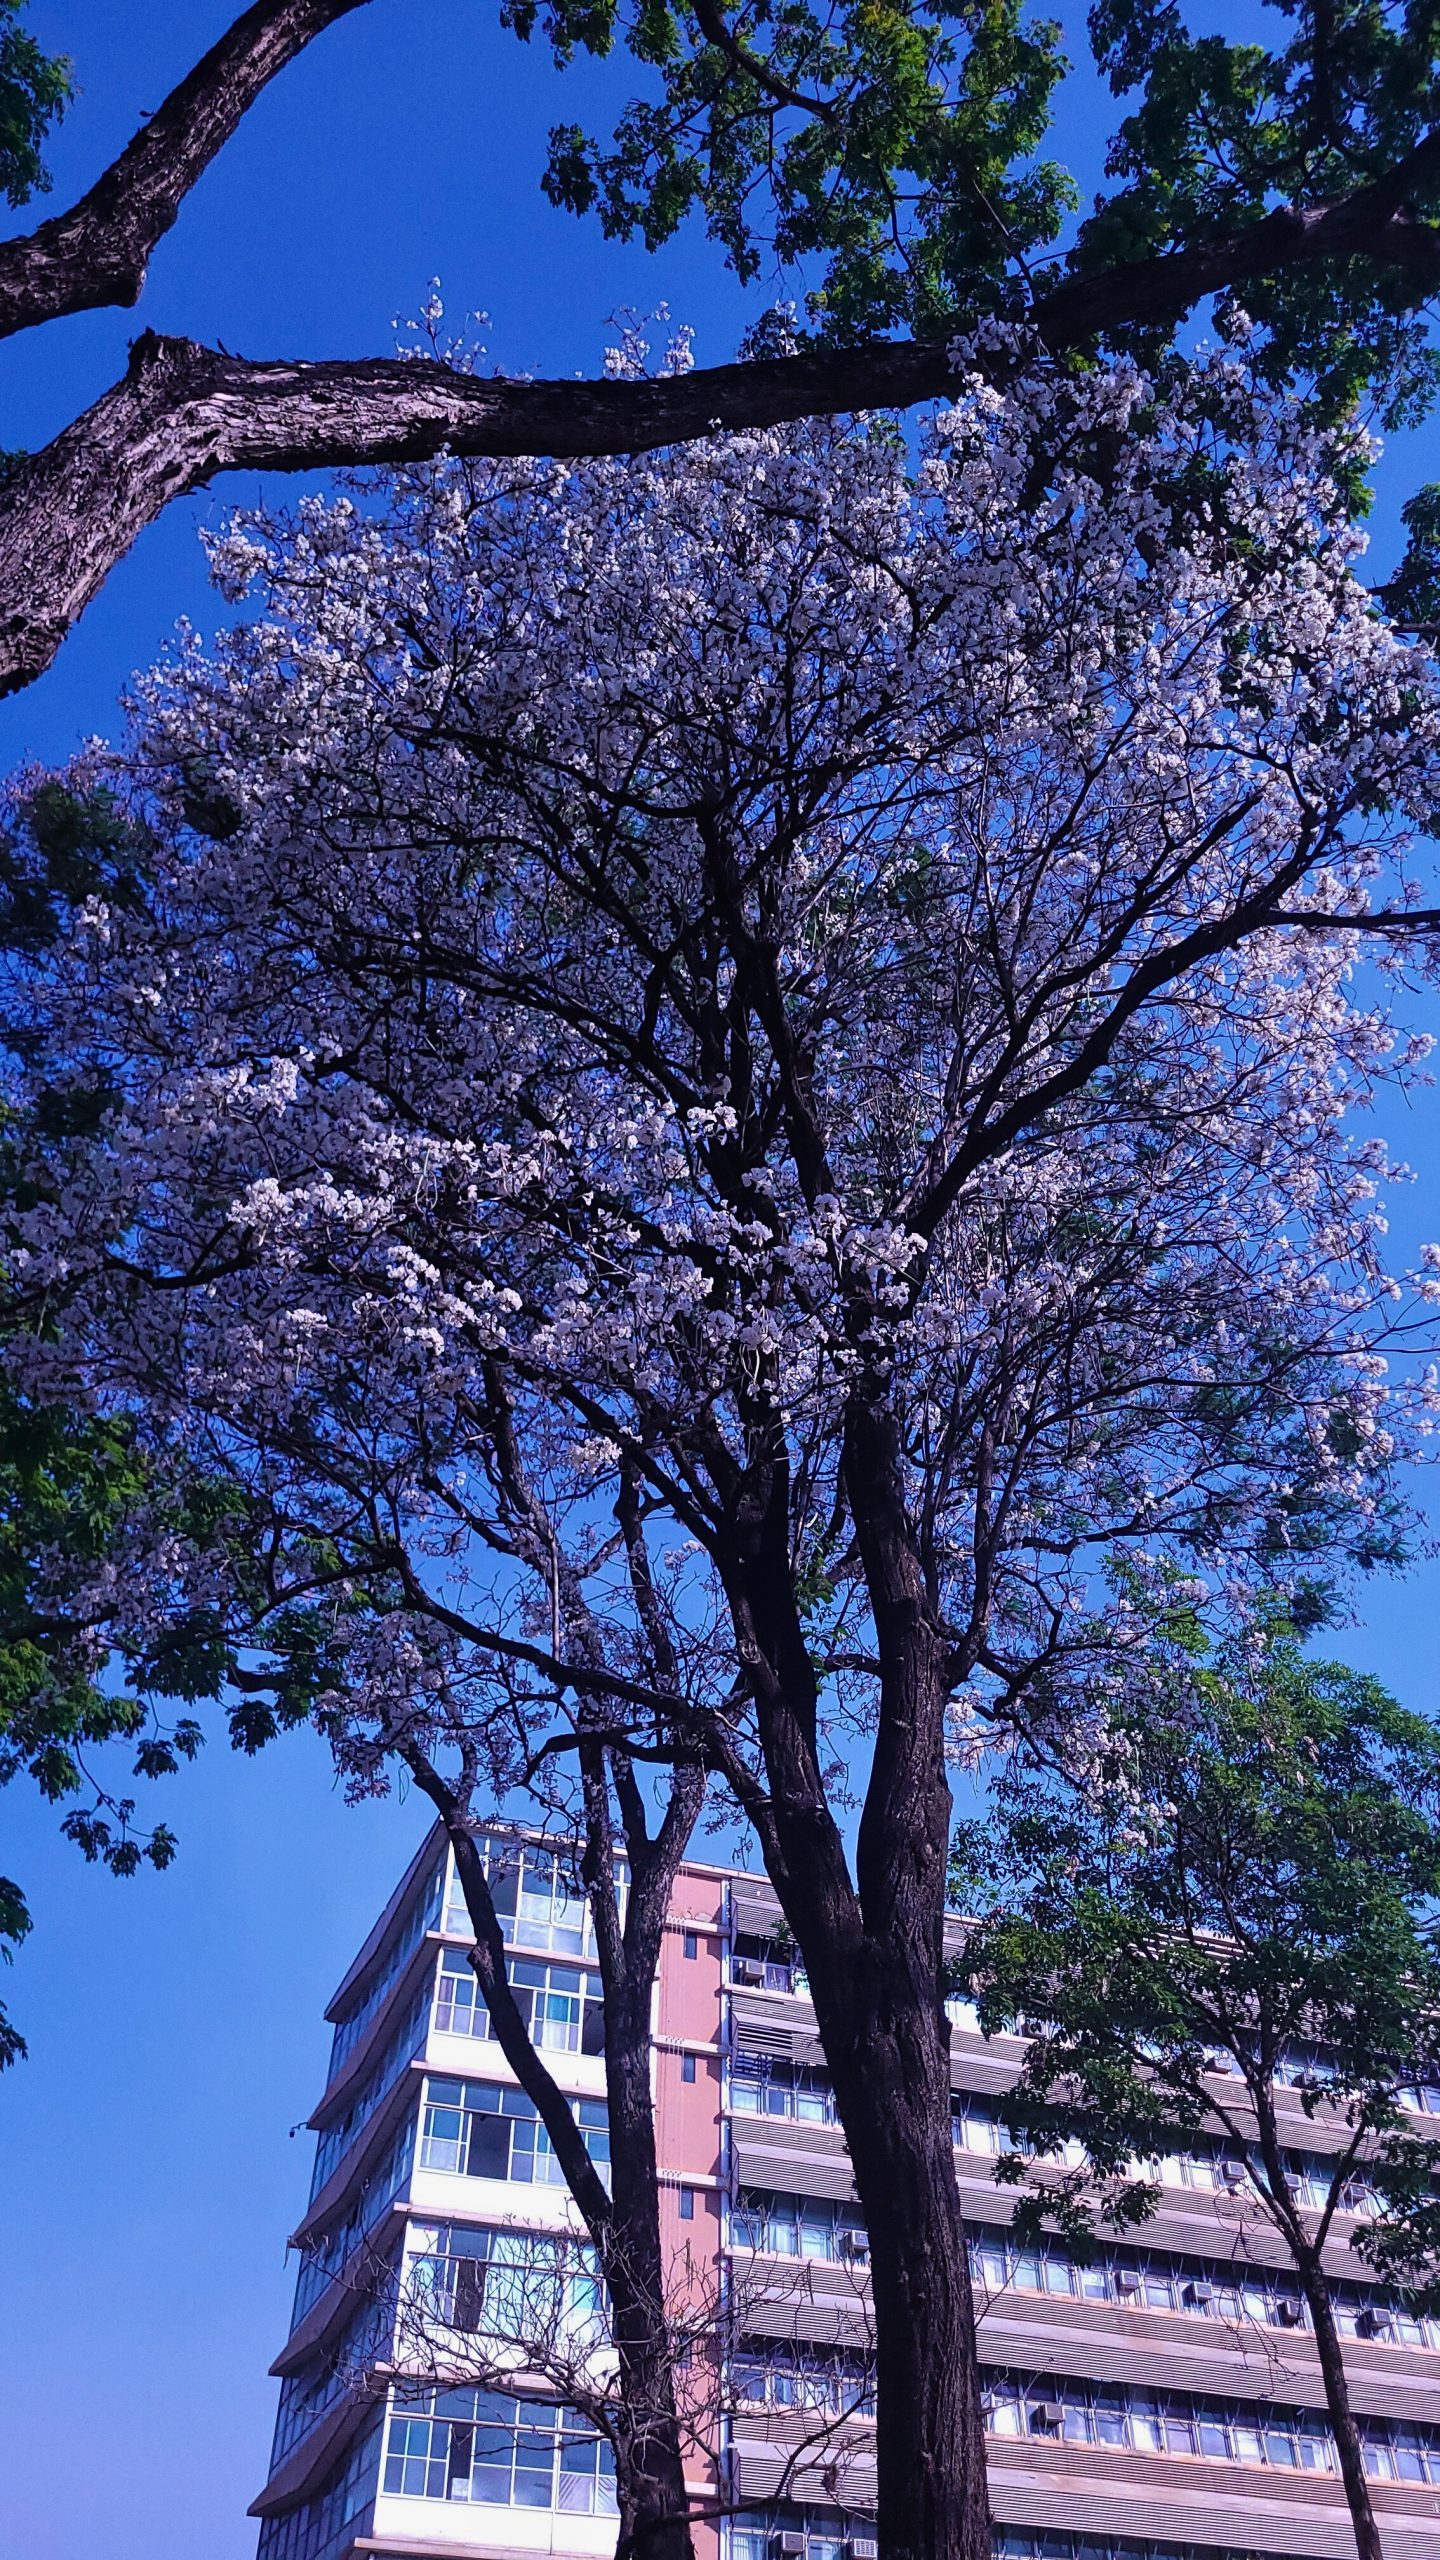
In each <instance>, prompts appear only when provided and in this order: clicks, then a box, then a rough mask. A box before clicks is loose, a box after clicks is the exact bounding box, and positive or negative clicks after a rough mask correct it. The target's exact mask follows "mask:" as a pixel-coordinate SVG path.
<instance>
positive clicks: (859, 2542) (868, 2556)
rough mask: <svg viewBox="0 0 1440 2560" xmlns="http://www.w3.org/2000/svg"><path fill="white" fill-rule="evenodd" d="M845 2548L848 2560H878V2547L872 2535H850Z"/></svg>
mask: <svg viewBox="0 0 1440 2560" xmlns="http://www.w3.org/2000/svg"><path fill="white" fill-rule="evenodd" d="M845 2548H846V2550H847V2551H848V2553H849V2555H850V2560H880V2545H879V2543H878V2542H877V2541H876V2539H875V2536H874V2534H873V2533H852V2534H851V2536H850V2539H849V2541H848V2542H847V2543H846V2545H845Z"/></svg>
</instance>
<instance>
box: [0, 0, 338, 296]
mask: <svg viewBox="0 0 1440 2560" xmlns="http://www.w3.org/2000/svg"><path fill="white" fill-rule="evenodd" d="M364 5H365V0H255V6H254V7H253V8H251V9H247V10H245V12H244V13H243V15H242V16H240V17H238V18H237V19H236V21H235V23H234V25H233V26H232V27H231V28H229V30H228V31H227V33H226V34H224V35H223V36H222V37H221V38H220V41H219V43H218V44H213V45H212V46H211V47H210V50H209V52H208V53H207V54H205V55H204V56H203V58H202V59H201V60H200V61H199V62H197V63H196V65H195V68H194V70H193V71H191V72H189V73H188V74H187V75H186V77H185V78H184V79H183V80H182V81H181V82H180V84H179V86H178V87H177V88H174V89H172V90H171V92H170V95H169V97H168V98H167V99H166V101H165V103H164V105H163V106H162V107H159V108H157V110H156V112H155V114H154V115H153V116H152V117H151V118H150V121H149V123H148V124H145V125H142V126H141V128H140V131H139V132H138V133H137V134H136V136H135V138H134V140H133V141H132V142H128V143H127V144H126V146H125V148H124V150H123V151H122V152H121V154H120V157H119V158H118V160H112V162H111V164H110V166H109V168H108V169H107V170H106V171H105V174H104V176H103V177H101V178H98V179H97V180H96V182H95V185H94V186H93V187H91V188H90V189H89V191H88V193H87V194H85V195H83V196H82V197H81V198H80V201H79V203H78V204H74V205H72V206H71V207H70V210H69V212H68V213H57V214H55V215H54V216H53V217H52V219H51V220H50V221H49V222H42V223H41V224H40V225H39V228H38V229H37V230H35V231H32V232H31V233H30V234H29V235H28V237H27V238H24V239H19V240H6V241H0V338H8V337H13V335H14V334H15V332H16V330H17V329H33V328H35V327H37V326H38V324H39V323H40V322H41V321H43V320H56V319H59V318H60V316H61V314H62V313H64V312H68V311H94V310H98V309H100V308H102V307H103V306H105V305H107V304H110V303H122V304H125V305H127V306H128V305H129V304H130V303H133V302H138V301H139V299H140V293H141V289H142V287H143V285H144V282H145V270H146V268H147V266H148V265H149V262H150V254H151V251H152V250H153V249H154V247H155V244H156V242H157V241H158V240H162V239H163V238H164V236H165V234H166V232H167V231H168V230H169V229H170V226H171V224H172V223H173V222H174V220H175V217H176V215H177V213H178V212H179V210H180V207H181V205H182V204H183V202H184V200H185V198H186V196H187V195H188V194H189V192H190V189H191V188H192V187H193V186H194V184H195V181H196V179H197V178H199V177H200V176H201V175H202V173H203V172H204V171H205V170H206V169H207V168H208V167H209V165H210V163H211V161H212V160H213V159H214V157H215V154H216V153H217V151H219V150H220V149H221V148H222V146H223V145H224V144H225V143H227V142H228V141H229V139H230V136H231V134H232V133H233V132H234V131H235V128H236V126H237V125H238V124H239V123H240V121H241V118H242V117H243V116H245V115H246V114H248V112H249V110H250V108H251V107H252V106H253V105H254V103H255V101H256V99H257V98H258V97H259V95H260V92H261V90H262V89H264V88H266V87H268V85H269V83H270V82H271V81H272V80H273V79H274V78H275V75H276V73H277V72H279V71H283V70H284V68H285V66H286V64H287V63H289V62H293V61H294V58H295V56H296V54H297V53H303V51H304V49H305V47H306V45H308V44H309V43H310V42H311V40H312V39H313V38H314V37H315V36H318V35H321V34H323V33H324V30H325V29H326V28H327V27H328V26H331V25H333V23H334V21H335V20H336V19H337V18H343V17H346V16H348V15H349V12H350V11H351V10H352V9H359V8H363V7H364Z"/></svg>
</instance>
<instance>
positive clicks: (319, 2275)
mask: <svg viewBox="0 0 1440 2560" xmlns="http://www.w3.org/2000/svg"><path fill="white" fill-rule="evenodd" d="M414 2148H415V2117H414V2114H413V2112H410V2113H407V2115H406V2117H405V2121H404V2123H403V2124H402V2125H401V2127H400V2130H399V2132H398V2133H397V2134H396V2136H395V2139H394V2141H393V2142H392V2143H391V2145H390V2148H389V2150H388V2151H387V2152H386V2154H385V2157H384V2159H383V2160H382V2161H381V2163H380V2166H379V2168H378V2169H374V2170H372V2171H371V2173H370V2176H369V2177H368V2178H367V2179H366V2181H365V2183H364V2185H363V2186H362V2187H361V2189H360V2192H359V2194H358V2195H357V2196H356V2197H355V2198H354V2199H353V2201H352V2203H351V2204H350V2207H349V2210H348V2212H347V2213H346V2216H345V2219H344V2220H343V2222H334V2223H332V2224H331V2225H330V2228H329V2229H328V2231H326V2232H324V2233H323V2234H322V2236H321V2237H320V2238H319V2239H318V2240H316V2241H315V2242H313V2243H312V2245H311V2246H310V2247H309V2248H308V2249H307V2250H306V2252H305V2255H304V2257H303V2258H302V2259H301V2261H300V2273H299V2276H298V2277H297V2279H296V2284H295V2318H296V2320H297V2321H299V2320H302V2319H303V2318H304V2316H305V2313H306V2312H307V2311H308V2310H309V2309H310V2306H311V2304H312V2303H314V2302H318V2301H319V2299H320V2296H321V2294H322V2293H323V2292H324V2291H325V2288H326V2286H327V2285H329V2284H333V2283H334V2281H335V2278H336V2276H338V2274H339V2273H340V2270H341V2268H342V2267H343V2266H344V2264H345V2261H346V2259H347V2258H348V2257H349V2256H350V2253H351V2251H352V2250H353V2249H354V2248H355V2247H356V2246H357V2244H358V2242H359V2241H360V2240H361V2239H362V2238H363V2237H364V2234H365V2233H366V2232H367V2231H368V2230H369V2229H370V2227H371V2224H372V2223H374V2222H375V2221H377V2220H378V2218H379V2216H380V2215H381V2214H382V2213H383V2212H384V2210H385V2207H386V2206H387V2204H388V2203H389V2202H390V2199H391V2197H392V2196H393V2195H395V2194H396V2193H398V2191H399V2189H400V2188H401V2187H402V2186H403V2185H404V2183H405V2180H406V2179H407V2178H408V2176H409V2174H410V2162H411V2157H412V2154H413V2152H414Z"/></svg>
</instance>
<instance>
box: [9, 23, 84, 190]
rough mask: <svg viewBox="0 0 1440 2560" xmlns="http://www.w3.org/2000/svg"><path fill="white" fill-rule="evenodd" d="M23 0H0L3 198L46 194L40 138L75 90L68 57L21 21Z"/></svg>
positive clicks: (46, 176) (46, 175)
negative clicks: (51, 50) (47, 48)
mask: <svg viewBox="0 0 1440 2560" xmlns="http://www.w3.org/2000/svg"><path fill="white" fill-rule="evenodd" d="M24 12H25V0H0V190H3V192H4V195H5V199H6V201H7V203H9V204H13V205H22V204H28V203H29V201H30V198H31V197H32V196H33V195H36V194H42V195H48V193H49V191H50V177H49V172H48V171H47V169H46V167H45V164H44V160H43V158H42V156H41V155H42V153H43V151H44V148H45V141H46V137H47V135H48V134H49V132H50V130H51V128H52V127H53V126H54V125H56V124H58V122H59V120H60V118H61V117H62V116H63V114H64V113H65V110H66V108H67V106H68V105H69V103H70V100H71V98H72V97H73V96H74V94H75V90H74V80H73V77H72V73H71V66H70V63H69V61H68V60H67V59H66V57H65V56H64V55H63V54H47V53H45V52H44V51H43V50H42V48H41V47H40V46H39V45H38V44H37V43H36V41H35V38H34V37H33V36H32V35H31V34H30V33H29V32H28V30H27V29H26V28H25V27H24V26H23V25H22V23H21V21H22V19H23V16H24Z"/></svg>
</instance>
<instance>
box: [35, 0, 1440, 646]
mask: <svg viewBox="0 0 1440 2560" xmlns="http://www.w3.org/2000/svg"><path fill="white" fill-rule="evenodd" d="M350 4H351V5H361V0H350ZM309 5H310V13H311V16H312V17H313V18H315V19H318V18H319V17H320V16H321V15H322V14H329V15H331V16H334V15H338V14H339V13H340V7H341V5H342V0H309ZM283 14H284V15H285V16H286V18H287V22H288V20H289V18H290V17H291V16H292V15H294V16H296V17H299V16H300V15H301V14H302V5H301V0H292V6H291V9H290V10H289V11H286V12H284V13H283ZM255 15H256V13H255V12H252V13H251V16H252V17H254V16H255ZM240 24H241V25H242V26H243V25H244V24H246V21H245V20H242V21H241V22H240ZM312 32H313V28H312ZM202 68H203V66H202ZM194 76H195V77H196V78H198V76H199V74H198V73H197V74H196V75H194ZM178 94H179V93H178V92H177V95H178ZM1436 164H1440V129H1437V131H1436V132H1435V133H1434V134H1432V135H1430V136H1428V137H1427V139H1426V140H1425V141H1424V142H1423V143H1421V144H1419V145H1418V146H1417V148H1416V149H1415V150H1414V151H1413V152H1410V153H1408V154H1407V155H1406V157H1405V158H1404V160H1402V161H1400V162H1398V163H1397V165H1396V167H1395V169H1394V170H1392V171H1391V172H1389V173H1388V175H1387V176H1386V177H1385V178H1384V179H1382V180H1377V181H1376V182H1375V183H1374V184H1373V185H1371V186H1368V187H1361V188H1358V189H1357V190H1356V191H1355V192H1354V194H1353V195H1349V196H1344V197H1341V198H1339V199H1337V200H1336V201H1335V202H1334V203H1332V204H1324V205H1315V206H1311V207H1308V208H1291V209H1282V210H1281V211H1280V212H1277V213H1273V214H1269V215H1267V216H1266V218H1265V219H1264V220H1263V221H1262V222H1257V223H1254V224H1252V225H1250V226H1249V227H1248V228H1246V229H1244V230H1241V231H1239V232H1237V233H1234V234H1232V235H1231V237H1230V238H1229V239H1227V240H1222V241H1217V242H1213V243H1208V244H1206V245H1204V246H1202V247H1199V248H1194V249H1183V250H1178V251H1174V252H1171V253H1168V254H1166V255H1164V256H1162V257H1155V258H1142V259H1137V260H1136V261H1135V262H1134V263H1133V264H1131V265H1128V266H1119V267H1112V268H1109V269H1107V270H1106V271H1105V272H1104V273H1102V274H1099V275H1093V276H1089V275H1086V276H1070V277H1067V278H1066V279H1065V280H1064V282H1062V283H1061V284H1059V285H1056V286H1055V287H1054V288H1053V289H1052V290H1051V291H1050V292H1049V293H1047V294H1045V295H1043V296H1042V297H1041V298H1040V299H1039V300H1038V301H1037V302H1035V303H1034V304H1033V306H1032V308H1031V310H1030V313H1029V325H1030V326H1031V327H1032V328H1033V330H1034V331H1035V333H1036V335H1037V337H1038V338H1039V340H1040V342H1041V344H1042V345H1044V346H1046V347H1047V348H1049V349H1050V350H1051V352H1052V353H1060V352H1063V351H1064V350H1065V349H1068V348H1073V347H1078V346H1082V345H1084V344H1086V343H1087V342H1088V341H1089V340H1091V339H1093V338H1094V337H1096V336H1097V335H1104V334H1111V333H1114V332H1115V331H1117V330H1124V329H1127V328H1133V327H1137V326H1147V325H1153V324H1155V323H1158V322H1160V321H1162V320H1169V319H1174V318H1176V317H1177V316H1179V315H1180V314H1182V313H1183V312H1185V311H1187V310H1188V309H1190V308H1191V307H1192V305H1193V304H1195V303H1196V302H1199V301H1201V300H1203V299H1204V297H1205V296H1206V295H1207V294H1210V293H1215V292H1218V291H1221V290H1223V289H1225V288H1228V287H1230V286H1234V285H1240V284H1243V283H1245V282H1246V281H1247V280H1248V279H1250V278H1252V277H1255V276H1259V275H1275V274H1278V273H1279V272H1280V271H1281V270H1282V269H1284V268H1289V267H1294V266H1297V265H1304V264H1314V263H1316V262H1318V261H1319V260H1321V259H1325V258H1345V257H1355V256H1364V257H1366V258H1369V259H1371V260H1379V261H1380V262H1381V263H1383V264H1388V265H1390V266H1392V267H1395V268H1398V269H1399V270H1400V272H1401V273H1402V274H1403V275H1404V276H1405V277H1406V278H1407V279H1408V281H1409V286H1410V290H1411V292H1412V294H1413V298H1414V299H1415V300H1416V301H1417V302H1418V301H1421V300H1423V299H1424V298H1425V296H1426V295H1427V294H1429V293H1430V292H1432V291H1434V290H1435V289H1436V288H1437V287H1440V229H1436V228H1433V227H1432V226H1430V225H1429V224H1427V223H1423V222H1418V221H1416V220H1415V218H1414V217H1413V216H1412V215H1411V214H1410V212H1409V211H1408V209H1407V206H1406V202H1405V197H1406V192H1407V190H1409V189H1411V188H1414V187H1417V186H1419V185H1420V184H1422V183H1428V182H1430V180H1431V179H1432V177H1433V174H1434V169H1435V166H1436ZM78 210H79V208H77V213H78ZM66 218H68V217H62V220H63V219H66ZM35 236H36V237H37V238H38V237H39V236H40V235H39V234H37V235H35ZM951 381H952V364H951V358H950V355H949V351H948V348H947V347H946V346H944V345H942V344H940V343H939V342H927V341H923V340H907V341H902V342H898V343H897V342H893V341H889V340H882V341H876V342H872V343H871V344H869V345H866V346H860V347H825V348H819V349H811V350H807V351H806V352H805V353H803V354H800V355H792V356H772V357H766V358H763V359H760V360H758V361H756V362H754V363H750V364H728V365H716V366H713V367H711V368H708V369H706V370H702V371H696V372H693V373H689V374H679V375H674V376H670V377H667V378H665V379H663V380H660V381H624V380H620V381H616V380H606V381H602V382H509V381H505V380H504V379H503V378H501V379H494V378H492V379H489V380H484V379H481V378H480V377H479V376H477V375H473V374H466V373H461V372H456V371H453V370H452V369H451V368H450V367H449V366H446V365H442V364H432V363H430V362H428V361H427V362H424V363H416V362H407V361H406V360H404V359H402V358H398V357H388V358H387V357H371V358H363V359H361V360H359V361H357V362H353V363H346V362H338V361H335V362H331V361H325V362H319V363H313V364H303V363H298V362H296V363H291V362H286V361H283V360H282V361H280V362H264V361H251V360H249V359H246V358H243V357H238V356H228V355H224V354H222V353H220V352H219V351H218V350H216V349H213V348H209V347H203V346H200V345H198V344H196V343H195V342H194V341H192V340H190V339H186V338H160V337H157V336H154V335H153V334H150V333H147V334H146V335H145V336H143V337H141V338H139V339H137V341H136V344H135V347H134V349H133V352H132V355H131V360H130V364H129V366H128V368H127V370H126V373H125V375H124V377H123V379H122V380H121V381H119V382H117V383H116V384H115V385H114V386H113V387H112V388H111V389H110V390H109V391H107V392H105V393H103V394H102V396H101V398H100V399H99V400H97V401H96V402H95V404H94V406H93V408H91V409H88V410H87V411H86V412H85V414H84V416H83V417H81V418H78V419H76V421H75V422H74V424H73V425H71V426H69V427H67V428H65V429H64V430H63V431H62V433H61V434H60V435H58V436H57V437H56V438H55V439H54V441H53V442H52V443H51V444H49V445H47V446H45V447H44V449H43V451H41V452H39V453H37V454H34V455H31V456H29V457H28V458H27V459H26V460H25V461H23V462H21V463H19V464H18V465H17V466H15V467H14V469H13V470H12V471H11V473H10V476H9V478H8V480H7V482H6V483H5V485H4V488H3V491H0V693H13V692H16V691H18V690H19V689H20V688H21V687H22V686H24V685H26V684H30V683H32V682H33V681H34V679H35V677H36V676H38V675H40V674H42V673H43V671H44V669H45V668H46V667H47V666H49V664H50V662H51V660H52V659H53V657H54V655H55V652H56V650H57V649H58V648H59V646H60V643H61V641H62V640H63V639H64V637H65V634H66V632H67V631H68V630H69V629H70V627H71V625H72V624H73V623H74V622H75V621H77V620H78V618H79V616H80V615H81V614H82V613H83V612H84V610H85V607H86V606H87V605H88V604H89V603H90V601H91V599H92V598H93V597H94V595H95V594H96V593H97V591H98V590H99V588H100V587H101V585H102V584H103V583H104V580H105V579H106V578H107V577H108V575H109V573H110V571H111V570H112V569H113V568H114V567H115V565H116V563H117V562H118V561H120V560H122V559H123V558H124V556H125V554H126V552H127V551H128V550H129V549H130V546H131V544H132V543H133V542H134V541H135V539H136V537H137V535H138V534H140V533H141V532H142V531H143V530H144V528H145V526H146V525H148V524H150V523H152V522H153V521H154V519H155V518H156V517H157V516H158V515H159V514H160V513H161V512H162V511H163V509H164V508H165V507H167V506H168V505H169V504H170V502H171V500H172V499H174V498H179V497H183V496H185V495H186V494H187V493H188V492H190V491H192V490H195V489H200V488H204V487H205V486H206V485H207V484H208V483H209V482H210V481H211V480H213V479H214V478H215V477H216V475H217V473H219V472H222V471H237V470H256V471H308V470H315V469H326V468H330V469H333V468H336V467H341V466H346V465H349V466H357V465H362V464H376V463H379V464H385V463H390V464H395V463H406V462H424V461H430V460H433V459H434V458H435V457H436V456H437V455H439V454H441V453H445V452H452V453H457V454H467V455H490V456H503V455H524V454H533V453H549V454H556V455H562V456H567V457H572V456H573V457H580V456H584V455H595V454H620V453H641V452H647V451H650V450H653V449H654V448H655V447H657V446H660V445H666V444H681V443H686V442H689V441H693V440H694V439H696V438H699V437H702V436H707V435H712V434H715V433H717V432H725V431H730V432H734V431H737V430H740V429H744V428H750V427H766V426H776V425H780V424H783V423H785V422H787V421H789V420H792V419H796V418H803V417H817V416H822V415H828V414H833V413H835V412H838V411H843V410H851V409H873V408H897V409H904V408H909V407H911V406H913V405H914V404H915V403H916V402H917V401H922V400H930V399H937V398H939V397H941V396H942V395H943V394H944V393H945V392H946V391H947V390H948V389H949V387H950V385H951Z"/></svg>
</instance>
